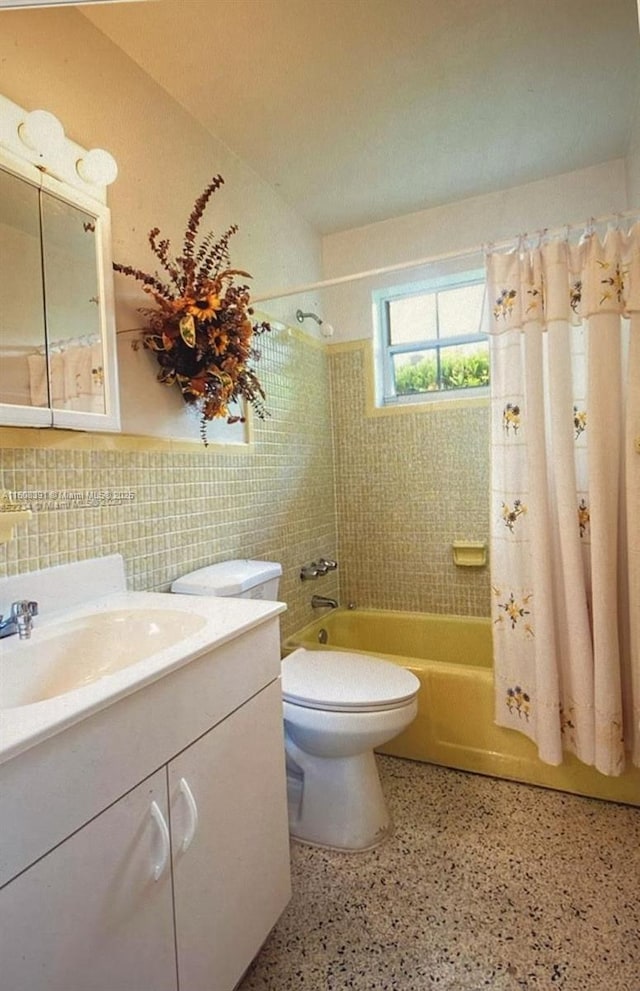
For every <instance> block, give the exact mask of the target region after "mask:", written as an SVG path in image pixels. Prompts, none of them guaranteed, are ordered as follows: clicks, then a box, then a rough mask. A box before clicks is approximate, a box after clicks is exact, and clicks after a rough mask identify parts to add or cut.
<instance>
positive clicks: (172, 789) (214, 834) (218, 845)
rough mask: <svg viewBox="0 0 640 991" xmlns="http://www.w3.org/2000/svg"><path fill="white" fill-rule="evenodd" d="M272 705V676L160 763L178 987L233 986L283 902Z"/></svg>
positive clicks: (281, 810) (278, 761)
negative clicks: (164, 767)
mask: <svg viewBox="0 0 640 991" xmlns="http://www.w3.org/2000/svg"><path fill="white" fill-rule="evenodd" d="M281 706H282V703H281V694H280V682H279V681H278V682H274V683H272V684H271V685H269V686H268V687H267V688H265V689H264V690H263V691H262V692H260V694H259V695H257V696H255V697H254V698H253V699H251V701H250V702H247V704H246V705H243V706H242V708H241V709H239V710H238V711H237V712H235V713H234V714H233V715H232V716H230V717H229V718H228V719H225V721H224V722H223V723H222V724H221V725H220V726H217V727H216V728H215V729H214V730H212V731H211V732H210V733H207V735H206V736H205V737H203V738H202V739H201V740H200V741H198V743H195V744H193V746H191V747H189V748H188V750H185V752H184V753H182V754H180V756H179V757H176V759H175V760H173V761H171V763H170V765H169V793H170V796H171V828H172V841H173V842H172V850H173V883H174V899H175V916H176V945H177V951H178V974H179V984H180V991H224V989H227V988H228V989H231V988H233V987H234V986H235V985H236V984H237V982H238V981H239V980H240V978H241V977H242V974H243V972H244V971H245V970H246V968H247V966H248V964H249V962H250V961H251V960H252V959H253V957H254V956H255V955H256V953H257V952H258V950H259V949H260V946H261V945H262V942H263V941H264V938H265V936H266V934H267V933H268V932H269V930H270V929H271V927H272V925H273V923H274V921H275V920H276V919H277V918H278V916H279V915H280V913H281V912H282V909H283V907H284V905H286V903H287V902H288V900H289V897H290V894H291V889H290V886H289V842H288V829H289V827H288V821H287V815H286V794H285V795H284V797H285V801H283V791H282V789H281V786H280V785H281V782H282V781H283V780H284V778H283V764H282V717H281ZM212 767H215V768H218V773H216V774H215V776H214V777H213V779H212V777H211V774H210V769H211V768H212ZM274 785H275V786H274ZM196 809H197V813H196ZM196 817H197V821H196ZM185 847H186V849H185ZM154 991H155V988H154Z"/></svg>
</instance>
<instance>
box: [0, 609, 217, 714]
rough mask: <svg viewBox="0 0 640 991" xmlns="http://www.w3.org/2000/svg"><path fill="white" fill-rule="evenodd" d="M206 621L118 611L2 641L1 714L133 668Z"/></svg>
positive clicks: (175, 613) (170, 613)
mask: <svg viewBox="0 0 640 991" xmlns="http://www.w3.org/2000/svg"><path fill="white" fill-rule="evenodd" d="M206 623H207V619H206V617H205V616H202V615H198V614H197V613H193V612H184V611H181V610H177V609H151V608H143V609H114V610H110V611H108V612H97V613H95V614H90V615H87V616H80V617H78V618H77V619H70V620H66V621H62V622H59V623H56V624H54V625H53V626H51V627H50V628H49V629H46V630H45V629H38V628H37V626H35V625H34V630H33V633H32V636H31V639H30V640H27V641H24V640H23V641H18V640H17V638H16V639H15V640H14V638H13V637H12V638H11V639H9V638H5V639H4V640H2V641H0V651H1V652H2V677H1V678H0V709H9V708H13V707H15V706H21V705H31V704H32V703H34V702H43V701H44V700H46V699H52V698H56V697H57V696H59V695H65V694H66V693H67V692H70V691H73V690H75V689H77V688H82V687H83V686H85V685H90V684H91V683H92V682H95V681H98V680H99V679H100V678H104V677H106V676H107V675H111V674H114V673H115V672H116V671H121V670H122V669H123V668H127V667H130V666H131V665H132V664H136V663H137V662H138V661H141V660H144V659H145V658H148V657H151V656H152V655H154V654H157V653H158V652H159V651H162V650H165V649H166V648H168V647H173V646H174V645H175V644H178V643H180V642H181V641H183V640H185V639H186V638H187V637H189V636H191V635H192V634H194V633H197V632H198V631H199V630H201V629H202V628H203V627H204V626H205V625H206Z"/></svg>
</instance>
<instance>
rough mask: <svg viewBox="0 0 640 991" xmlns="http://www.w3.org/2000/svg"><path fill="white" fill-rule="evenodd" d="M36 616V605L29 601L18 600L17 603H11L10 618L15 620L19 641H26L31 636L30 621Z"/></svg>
mask: <svg viewBox="0 0 640 991" xmlns="http://www.w3.org/2000/svg"><path fill="white" fill-rule="evenodd" d="M37 615H38V603H37V602H31V601H29V599H20V601H19V602H12V603H11V618H12V619H14V620H15V623H16V626H17V627H18V637H19V638H20V640H28V639H29V637H30V636H31V626H32V623H31V620H32V619H33V617H34V616H37Z"/></svg>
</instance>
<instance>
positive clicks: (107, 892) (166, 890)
mask: <svg viewBox="0 0 640 991" xmlns="http://www.w3.org/2000/svg"><path fill="white" fill-rule="evenodd" d="M166 794H167V791H166V774H165V771H164V770H161V771H158V772H157V773H156V774H154V775H153V777H151V778H149V779H147V781H144V782H143V783H142V784H140V785H139V786H138V787H137V788H135V789H134V790H133V791H132V792H130V793H129V794H128V795H126V796H125V797H124V798H121V799H120V801H119V802H116V804H115V805H113V806H111V808H109V809H107V810H106V811H105V812H103V813H102V814H101V815H99V816H98V817H97V818H96V819H94V820H93V821H92V822H90V823H88V824H87V825H86V826H84V827H83V828H82V829H80V830H79V832H77V833H75V834H74V835H73V836H70V837H69V838H68V839H67V840H65V841H64V843H62V844H61V845H60V846H59V847H57V848H56V849H55V850H53V851H52V852H51V853H49V854H47V856H45V857H43V858H42V860H39V861H38V862H37V863H36V864H34V865H33V866H32V867H30V868H29V869H28V870H26V871H25V872H24V873H23V874H21V875H20V876H19V877H18V878H17V879H16V880H15V881H13V882H11V883H10V884H8V885H7V886H6V887H5V888H3V889H2V891H0V947H1V951H0V987H2V989H3V991H44V989H47V991H62V989H64V991H116V989H117V991H125V989H126V991H134V989H136V991H143V989H144V991H146V989H149V991H176V969H175V956H174V951H173V913H172V900H171V870H170V864H169V862H168V861H167V865H166V868H165V870H164V871H163V873H162V875H161V876H160V878H159V879H158V880H157V881H155V880H154V877H153V870H154V865H155V864H156V863H159V862H160V861H161V858H162V853H163V851H162V845H163V844H162V838H161V836H160V835H159V831H158V826H157V823H156V822H155V821H154V819H153V818H152V816H151V814H150V809H151V803H152V802H156V804H157V808H158V809H159V810H160V812H161V814H162V815H163V816H164V818H165V821H168V808H167V801H166ZM43 814H46V811H45V810H43Z"/></svg>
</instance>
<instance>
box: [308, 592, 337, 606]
mask: <svg viewBox="0 0 640 991" xmlns="http://www.w3.org/2000/svg"><path fill="white" fill-rule="evenodd" d="M323 606H326V607H328V608H329V609H337V608H338V603H337V601H336V600H335V599H328V598H327V596H326V595H312V596H311V608H312V609H321V608H322V607H323Z"/></svg>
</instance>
